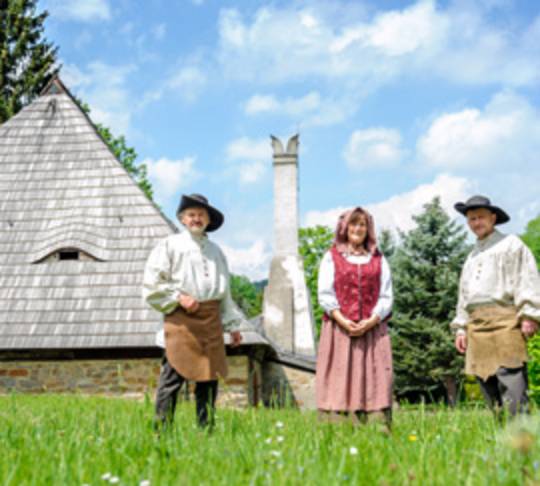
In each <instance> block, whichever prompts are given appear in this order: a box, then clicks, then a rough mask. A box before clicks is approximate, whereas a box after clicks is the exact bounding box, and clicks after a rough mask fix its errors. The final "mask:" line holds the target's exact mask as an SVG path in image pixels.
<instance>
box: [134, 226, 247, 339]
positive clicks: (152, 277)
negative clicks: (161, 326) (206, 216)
mask: <svg viewBox="0 0 540 486" xmlns="http://www.w3.org/2000/svg"><path fill="white" fill-rule="evenodd" d="M180 293H184V294H188V295H191V296H192V297H193V298H194V299H196V300H198V301H199V302H205V301H209V300H219V301H220V302H221V304H220V311H221V312H220V313H221V320H222V323H223V328H224V329H225V330H226V331H229V332H230V331H234V330H236V329H238V328H240V327H241V326H242V324H244V321H245V317H244V315H243V314H242V312H241V311H240V310H239V309H238V307H237V306H236V304H235V303H234V301H233V300H232V297H231V292H230V287H229V269H228V266H227V260H226V258H225V255H224V254H223V252H222V251H221V250H220V248H219V247H218V246H217V245H216V244H215V243H213V242H211V241H210V240H209V239H208V238H207V237H206V236H200V237H199V236H195V235H192V234H191V233H190V232H189V231H183V232H182V233H180V234H175V235H171V236H168V237H167V238H165V239H163V240H161V241H160V242H159V243H158V244H157V246H156V247H155V248H154V249H153V250H152V252H151V253H150V256H149V257H148V260H147V262H146V267H145V271H144V279H143V298H144V300H145V301H146V302H147V303H148V304H149V305H150V306H151V307H153V308H154V309H155V310H157V311H159V312H161V313H162V314H169V313H171V312H173V311H174V310H176V308H177V307H178V305H179V304H178V297H179V295H180ZM156 343H157V344H158V345H159V346H162V347H163V330H160V331H159V332H158V335H157V336H156Z"/></svg>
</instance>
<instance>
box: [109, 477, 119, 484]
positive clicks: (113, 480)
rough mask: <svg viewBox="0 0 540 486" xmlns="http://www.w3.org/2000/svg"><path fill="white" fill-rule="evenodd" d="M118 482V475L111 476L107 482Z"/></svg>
mask: <svg viewBox="0 0 540 486" xmlns="http://www.w3.org/2000/svg"><path fill="white" fill-rule="evenodd" d="M119 482H120V478H119V477H118V476H113V477H112V478H111V479H109V483H111V484H117V483H119Z"/></svg>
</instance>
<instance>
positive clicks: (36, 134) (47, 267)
mask: <svg viewBox="0 0 540 486" xmlns="http://www.w3.org/2000/svg"><path fill="white" fill-rule="evenodd" d="M0 228H1V230H0V349H4V350H16V349H40V348H41V349H77V348H119V347H120V348H123V347H141V346H142V347H144V346H153V344H154V334H155V331H156V329H157V326H158V325H159V323H160V316H159V315H158V314H157V313H156V312H154V311H152V310H150V309H149V308H148V307H147V306H146V305H145V303H144V302H143V301H142V298H141V282H142V276H143V270H144V264H145V261H146V258H147V256H148V254H149V252H150V250H151V249H152V248H153V246H154V245H155V244H156V243H157V241H158V240H159V239H161V238H163V237H165V236H167V235H169V234H172V233H173V232H175V231H176V229H175V227H174V225H173V224H172V223H171V222H170V221H168V220H167V218H166V217H165V216H164V215H163V214H162V213H161V212H160V211H159V210H158V208H157V207H156V206H155V205H154V204H153V203H152V202H151V201H149V200H148V199H147V197H146V196H145V195H144V193H143V192H142V191H141V189H140V188H139V187H138V186H137V184H136V183H135V182H134V181H133V180H132V179H131V177H130V176H129V175H128V173H127V172H126V171H125V169H124V168H123V167H122V165H121V164H120V163H119V162H118V160H117V159H116V158H115V157H114V155H113V154H112V152H111V151H110V150H109V148H108V146H107V145H106V144H105V142H104V141H103V140H102V139H101V137H100V136H99V135H98V133H97V132H96V129H95V127H94V126H93V124H92V122H91V121H90V120H89V118H88V117H87V116H86V115H85V114H84V112H83V111H82V110H81V108H80V107H79V105H78V104H77V102H76V101H75V100H74V98H73V97H72V96H71V94H70V93H69V92H68V91H67V89H65V87H64V86H63V84H62V83H61V82H60V80H58V79H56V80H54V81H53V82H52V83H51V84H50V85H49V87H48V88H47V89H46V90H45V91H44V93H43V95H42V96H40V97H39V98H37V99H36V100H35V101H34V102H33V103H31V104H30V105H29V106H27V107H26V108H24V109H23V110H22V111H20V112H19V113H18V114H17V115H15V116H14V117H13V118H11V119H10V120H8V121H7V122H6V123H4V124H3V125H2V126H0ZM62 249H78V250H81V251H82V252H84V253H85V254H87V255H90V256H91V257H92V259H90V260H88V261H86V260H60V261H50V260H47V257H48V256H50V255H51V254H54V253H55V252H58V251H59V250H62ZM44 260H45V261H44Z"/></svg>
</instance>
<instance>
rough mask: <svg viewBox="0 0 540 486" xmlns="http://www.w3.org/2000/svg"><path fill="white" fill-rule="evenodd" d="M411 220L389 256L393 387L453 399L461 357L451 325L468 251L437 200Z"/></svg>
mask: <svg viewBox="0 0 540 486" xmlns="http://www.w3.org/2000/svg"><path fill="white" fill-rule="evenodd" d="M413 219H414V222H415V223H416V226H415V227H414V228H413V229H412V230H410V231H408V232H406V233H401V235H400V236H401V238H400V239H401V244H400V246H399V247H398V248H397V249H396V251H395V253H394V255H393V257H392V259H391V268H392V277H393V284H394V313H393V318H392V329H391V334H392V349H393V353H394V370H395V375H396V376H395V391H396V394H397V396H398V397H400V398H406V399H409V400H411V401H416V400H418V399H420V398H424V399H427V400H429V399H439V398H441V397H444V396H445V395H446V396H447V397H448V399H449V400H450V401H451V402H453V401H454V400H455V389H456V388H457V386H458V384H459V382H460V381H461V379H462V370H463V358H462V357H461V356H459V355H458V353H457V352H456V350H455V348H454V337H453V334H452V333H451V332H450V329H449V323H450V321H451V320H452V318H453V316H454V312H455V306H456V300H457V290H458V283H459V275H460V273H461V268H462V266H463V263H464V260H465V257H466V255H467V253H468V251H469V247H468V245H467V244H466V232H465V230H464V228H463V227H462V226H460V225H458V224H457V223H456V222H454V221H452V220H450V217H449V216H448V215H447V214H446V212H445V211H444V210H443V209H442V207H441V204H440V200H439V198H435V199H433V200H432V201H431V202H430V203H428V204H426V205H425V206H424V210H423V212H422V213H421V214H419V215H417V216H414V217H413Z"/></svg>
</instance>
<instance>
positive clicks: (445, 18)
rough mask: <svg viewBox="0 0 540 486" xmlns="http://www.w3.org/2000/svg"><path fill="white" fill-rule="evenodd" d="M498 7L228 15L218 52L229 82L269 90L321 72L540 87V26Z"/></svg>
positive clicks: (353, 81) (357, 81) (329, 76)
mask: <svg viewBox="0 0 540 486" xmlns="http://www.w3.org/2000/svg"><path fill="white" fill-rule="evenodd" d="M336 5H337V6H336ZM490 8H492V7H490V6H489V5H488V6H486V5H484V6H481V5H476V4H475V3H474V2H469V3H464V2H457V4H454V3H450V4H449V5H448V6H446V7H442V6H441V7H438V6H437V4H436V2H435V0H419V1H417V2H416V3H415V4H413V5H410V6H408V7H406V8H404V9H394V10H388V11H384V12H375V13H374V14H372V15H371V17H369V16H366V15H358V14H357V13H356V12H357V10H358V7H357V6H356V5H352V4H346V3H338V4H334V3H332V5H330V4H317V9H310V8H305V7H304V6H299V4H297V3H290V4H287V6H285V7H282V8H278V7H268V6H265V7H261V8H259V9H258V10H257V11H256V12H255V13H254V14H253V16H252V17H247V16H246V15H244V14H243V13H241V12H240V11H239V10H236V9H223V10H222V11H221V13H220V18H219V46H218V51H219V54H218V56H219V60H220V62H221V66H222V69H223V72H224V73H225V74H226V75H227V76H229V77H231V78H238V79H249V80H254V81H259V82H261V83H263V84H267V83H278V82H282V81H287V80H295V81H298V80H299V79H305V80H307V79H311V78H313V77H314V76H315V77H316V78H320V79H323V80H327V81H328V83H329V85H331V84H333V83H336V81H339V82H340V88H343V87H348V89H351V90H355V89H356V88H357V87H358V86H362V87H364V88H365V87H366V86H371V87H379V86H380V85H381V84H384V83H386V82H387V81H389V80H392V79H394V78H395V77H397V76H400V75H423V76H428V77H433V76H436V77H438V78H443V79H445V80H450V81H454V82H458V83H465V84H469V83H472V84H492V83H503V84H508V85H512V86H521V85H527V86H531V85H534V84H535V83H537V82H538V80H539V79H540V65H539V64H538V62H537V59H538V57H539V55H540V28H539V27H538V26H537V25H536V24H537V23H538V21H536V22H535V21H534V20H533V21H532V22H531V23H530V25H526V26H521V25H519V26H518V25H511V24H509V23H507V24H505V25H504V26H500V25H496V24H494V23H492V19H491V16H490V10H489V9H490ZM336 10H339V12H340V13H341V15H340V16H339V18H338V16H337V15H336ZM284 32H286V33H287V34H286V35H283V33H284ZM351 85H352V86H351ZM338 91H339V90H338ZM338 91H336V92H338Z"/></svg>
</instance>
